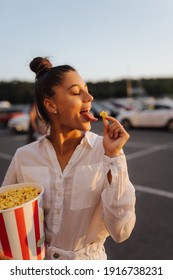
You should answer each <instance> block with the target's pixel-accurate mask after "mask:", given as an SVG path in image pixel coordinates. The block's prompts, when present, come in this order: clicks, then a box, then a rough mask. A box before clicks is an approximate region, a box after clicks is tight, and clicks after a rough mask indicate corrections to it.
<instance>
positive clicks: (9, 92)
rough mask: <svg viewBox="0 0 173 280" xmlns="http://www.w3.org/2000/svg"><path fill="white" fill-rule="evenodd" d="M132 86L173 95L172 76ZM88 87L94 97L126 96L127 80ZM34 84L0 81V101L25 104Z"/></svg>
mask: <svg viewBox="0 0 173 280" xmlns="http://www.w3.org/2000/svg"><path fill="white" fill-rule="evenodd" d="M131 83H132V87H133V88H134V87H142V88H144V89H145V91H146V93H147V94H148V95H149V96H153V97H160V96H163V95H167V96H168V95H173V78H158V79H157V78H155V79H140V80H132V81H131ZM87 84H88V88H89V91H90V92H91V94H92V95H93V96H94V98H97V99H105V98H120V97H126V96H127V89H126V87H127V81H126V80H125V79H124V80H118V81H113V82H109V81H103V82H95V83H93V82H88V83H87ZM33 87H34V84H33V83H30V82H23V81H11V82H4V81H1V82H0V101H2V100H7V101H9V102H11V103H12V104H20V103H23V104H26V103H31V102H32V100H33Z"/></svg>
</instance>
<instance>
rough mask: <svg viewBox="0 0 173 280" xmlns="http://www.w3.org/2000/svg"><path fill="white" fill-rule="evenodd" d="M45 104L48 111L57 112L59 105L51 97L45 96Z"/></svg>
mask: <svg viewBox="0 0 173 280" xmlns="http://www.w3.org/2000/svg"><path fill="white" fill-rule="evenodd" d="M44 106H45V109H46V110H47V112H48V113H51V114H57V107H56V104H55V103H54V101H53V100H51V99H49V98H45V99H44Z"/></svg>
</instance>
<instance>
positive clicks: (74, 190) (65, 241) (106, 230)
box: [3, 132, 135, 251]
mask: <svg viewBox="0 0 173 280" xmlns="http://www.w3.org/2000/svg"><path fill="white" fill-rule="evenodd" d="M109 170H110V171H111V175H112V181H111V183H109V182H108V179H107V173H108V172H109ZM23 182H36V183H39V184H42V185H43V186H44V211H45V231H46V241H47V244H48V246H53V247H57V248H62V249H64V250H72V251H76V250H81V249H82V248H84V247H86V246H87V245H89V244H93V243H96V242H102V243H104V241H105V239H106V237H107V236H108V235H111V237H112V238H113V239H114V240H115V241H116V242H121V241H123V240H125V239H127V238H128V237H129V235H130V234H131V231H132V229H133V227H134V224H135V190H134V187H133V185H132V184H131V182H130V181H129V176H128V171H127V164H126V159H125V155H124V154H123V152H122V153H121V154H120V155H119V156H117V157H115V158H109V157H107V156H106V155H104V148H103V138H102V136H98V135H96V134H94V133H92V132H86V134H85V137H84V138H83V139H82V141H81V143H80V145H79V146H78V147H77V148H76V149H75V151H74V153H73V155H72V157H71V159H70V160H69V162H68V164H67V166H66V167H65V169H64V170H63V172H62V170H61V168H60V165H59V163H58V160H57V157H56V153H55V150H54V148H53V146H52V144H51V142H50V141H49V140H48V139H47V137H46V136H43V137H42V138H41V139H40V140H39V141H36V142H33V143H31V144H29V145H26V146H23V147H21V148H19V149H18V150H17V151H16V153H15V155H14V157H13V159H12V162H11V164H10V166H9V169H8V171H7V173H6V176H5V179H4V182H3V185H9V184H14V183H23Z"/></svg>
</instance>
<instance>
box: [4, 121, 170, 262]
mask: <svg viewBox="0 0 173 280" xmlns="http://www.w3.org/2000/svg"><path fill="white" fill-rule="evenodd" d="M92 130H93V131H94V132H97V133H99V134H102V123H101V122H100V121H99V122H97V123H94V124H93V126H92ZM129 133H130V140H129V141H128V143H127V144H126V146H125V147H124V152H125V154H126V157H127V164H128V170H129V177H130V180H131V182H132V183H133V185H134V186H135V188H136V198H137V201H136V216H137V220H136V225H135V228H134V230H133V232H132V234H131V236H130V237H129V239H128V240H126V241H124V242H122V243H120V244H117V243H115V242H114V241H113V240H112V239H111V238H110V237H109V238H108V239H107V240H106V243H105V247H106V251H107V254H108V259H112V260H130V259H131V260H135V259H136V260H172V259H173V242H172V239H173V218H172V213H173V183H172V182H173V172H172V170H173V169H172V166H173V134H171V133H169V132H167V131H165V130H149V129H141V130H140V129H134V130H131V131H129ZM0 135H1V137H0V166H1V173H0V181H1V182H2V179H3V176H4V174H5V171H6V169H7V166H8V165H9V162H10V156H12V155H13V153H14V152H15V150H16V148H17V147H18V146H21V145H24V144H25V143H26V136H25V135H11V134H10V133H8V132H7V131H5V130H0ZM8 157H9V158H8Z"/></svg>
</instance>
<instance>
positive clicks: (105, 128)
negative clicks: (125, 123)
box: [102, 118, 109, 135]
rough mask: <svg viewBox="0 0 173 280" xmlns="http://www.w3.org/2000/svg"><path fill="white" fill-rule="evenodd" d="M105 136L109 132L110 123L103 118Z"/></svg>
mask: <svg viewBox="0 0 173 280" xmlns="http://www.w3.org/2000/svg"><path fill="white" fill-rule="evenodd" d="M102 121H103V135H105V134H107V133H108V131H109V122H108V121H107V120H106V119H105V118H103V120H102Z"/></svg>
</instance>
